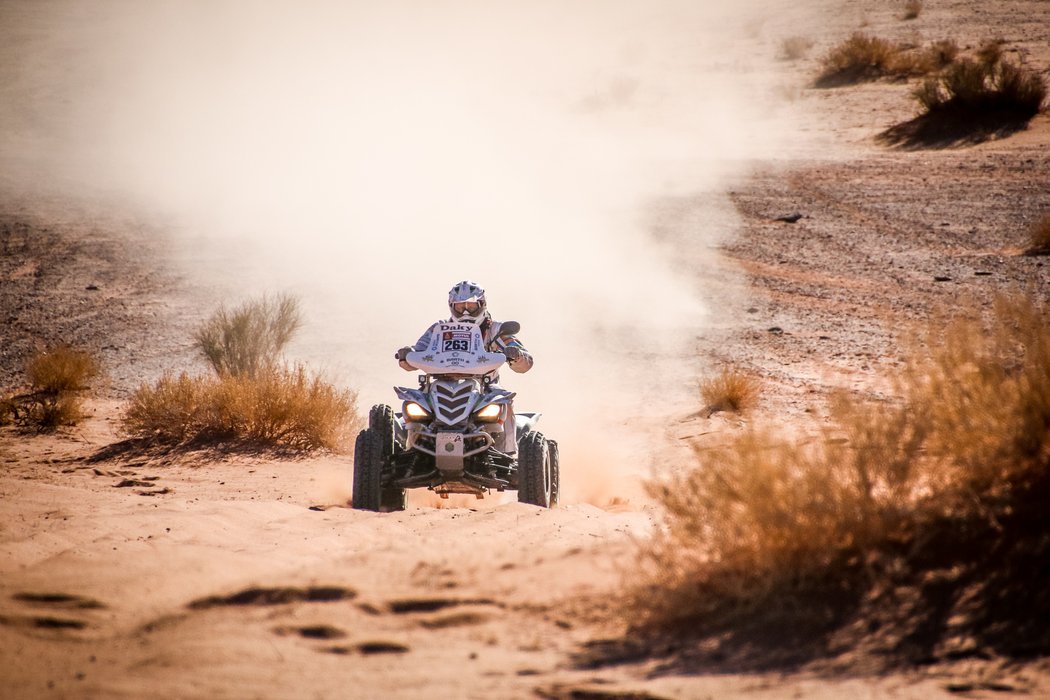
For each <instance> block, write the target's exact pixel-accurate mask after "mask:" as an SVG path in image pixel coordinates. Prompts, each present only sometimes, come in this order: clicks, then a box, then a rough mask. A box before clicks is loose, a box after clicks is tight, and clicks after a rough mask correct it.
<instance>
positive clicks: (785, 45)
mask: <svg viewBox="0 0 1050 700" xmlns="http://www.w3.org/2000/svg"><path fill="white" fill-rule="evenodd" d="M811 48H813V40H812V39H807V38H806V37H803V36H789V37H788V38H787V39H784V40H783V41H782V42H780V51H779V52H778V53H777V56H778V57H779V58H780V59H781V60H784V61H797V60H799V59H801V58H805V57H806V54H808V53H809V50H810V49H811Z"/></svg>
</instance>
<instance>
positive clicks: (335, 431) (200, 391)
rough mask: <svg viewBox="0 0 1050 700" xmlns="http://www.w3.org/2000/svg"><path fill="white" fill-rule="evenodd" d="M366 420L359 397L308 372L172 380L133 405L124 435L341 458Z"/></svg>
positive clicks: (138, 395) (144, 391) (277, 370)
mask: <svg viewBox="0 0 1050 700" xmlns="http://www.w3.org/2000/svg"><path fill="white" fill-rule="evenodd" d="M360 422H361V419H360V417H359V415H358V412H357V395H356V394H355V393H354V392H352V391H347V390H338V389H336V388H334V387H333V386H332V385H331V384H329V383H327V382H325V381H324V380H323V379H321V378H320V377H316V376H310V375H309V374H308V373H307V371H306V370H305V369H304V368H302V367H297V368H294V369H285V368H281V367H276V366H273V367H270V368H269V369H267V370H264V371H258V372H257V373H256V374H255V375H254V376H245V375H233V374H224V375H221V376H219V377H189V376H187V375H186V374H182V375H180V376H178V377H174V376H166V377H164V378H162V379H160V380H159V381H158V382H157V383H156V384H153V385H143V386H141V387H140V388H139V389H138V391H136V392H135V394H134V396H132V398H131V403H130V406H129V408H128V410H127V413H126V415H125V416H124V429H125V431H126V432H127V433H128V434H129V435H131V436H132V437H137V438H147V439H151V440H155V441H157V442H160V443H164V444H173V445H179V444H195V445H200V444H208V443H226V442H238V443H251V444H257V445H260V446H272V447H286V448H292V449H296V450H313V449H318V448H326V449H331V450H340V449H342V448H344V447H345V445H346V444H347V438H348V436H350V435H353V434H355V433H356V431H357V429H358V428H359V427H360Z"/></svg>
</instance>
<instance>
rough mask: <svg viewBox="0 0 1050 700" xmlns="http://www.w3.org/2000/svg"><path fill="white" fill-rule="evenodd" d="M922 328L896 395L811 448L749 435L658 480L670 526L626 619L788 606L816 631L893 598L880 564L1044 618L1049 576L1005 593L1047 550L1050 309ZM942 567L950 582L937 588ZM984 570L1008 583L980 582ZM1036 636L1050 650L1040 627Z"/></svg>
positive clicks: (714, 620)
mask: <svg viewBox="0 0 1050 700" xmlns="http://www.w3.org/2000/svg"><path fill="white" fill-rule="evenodd" d="M930 336H931V346H933V347H935V348H936V349H935V350H933V351H932V352H931V353H929V355H927V356H925V357H918V358H917V359H915V360H913V361H912V362H911V363H910V366H909V369H908V370H907V371H905V372H903V374H902V377H901V379H900V394H901V397H902V398H901V400H900V401H899V402H896V403H883V404H866V403H855V402H854V403H851V402H850V401H848V400H847V399H845V398H840V399H839V400H837V401H835V402H834V403H833V407H832V408H833V411H832V416H833V421H832V426H833V427H832V428H830V429H829V432H828V434H827V435H825V436H824V438H822V439H820V440H815V441H812V442H809V443H806V444H798V443H797V442H795V441H790V440H784V439H781V438H778V437H777V436H775V435H774V434H773V433H771V432H768V431H760V430H755V431H752V432H748V433H746V434H743V435H741V436H739V437H738V438H737V439H735V440H733V441H731V442H730V443H729V444H727V445H726V446H724V447H722V448H716V449H713V450H711V449H697V451H696V463H695V465H694V466H693V467H692V468H689V469H687V470H685V471H684V472H682V473H680V474H677V475H675V476H672V477H670V478H668V479H665V480H662V481H657V482H653V483H651V484H650V485H649V490H650V493H651V494H652V495H653V496H654V497H655V498H656V499H657V500H658V501H659V502H660V504H661V505H662V506H663V508H664V509H665V511H666V516H665V527H664V529H663V530H662V532H661V533H660V534H658V535H657V536H656V537H655V538H654V540H653V542H652V547H651V549H650V550H649V551H647V552H646V553H645V556H644V558H643V560H644V561H643V563H644V564H645V566H644V567H643V570H644V571H645V572H646V573H645V574H644V575H643V576H642V581H641V583H640V584H639V585H638V587H637V588H636V589H635V590H634V595H633V600H632V602H633V604H632V605H631V606H630V612H631V615H632V621H633V622H632V624H633V625H634V627H635V628H636V629H637V630H642V631H644V630H650V631H652V630H678V631H681V630H684V629H694V630H695V629H703V628H705V626H706V629H707V630H708V631H711V630H712V629H713V628H714V627H716V626H717V625H718V624H724V623H726V621H727V620H728V621H729V623H730V625H733V624H736V625H737V626H739V624H740V620H741V619H742V618H743V617H744V616H747V615H752V617H753V616H754V614H759V613H761V612H762V611H766V612H768V611H771V610H778V611H780V610H789V611H790V610H792V609H794V610H800V611H802V613H804V614H802V618H803V619H805V620H808V621H810V622H812V621H813V620H814V618H819V617H820V615H821V614H822V613H821V610H823V609H824V607H822V606H827V605H830V603H829V601H834V600H836V599H845V598H848V599H849V600H850V601H851V604H852V605H853V606H854V608H855V607H856V606H857V605H860V601H861V600H863V599H864V596H865V595H869V592H876V591H880V590H881V591H886V590H887V589H888V588H891V587H892V585H893V581H891V580H889V579H888V578H887V576H889V574H888V573H887V572H888V571H890V568H891V567H890V566H889V564H887V562H893V566H894V567H896V573H895V574H894V576H896V577H897V579H900V578H902V577H904V574H903V573H901V572H908V571H912V572H913V573H914V574H915V575H914V577H913V578H912V579H910V580H914V581H917V582H918V584H915V585H920V586H921V585H926V583H929V581H933V580H936V581H940V583H939V584H937V585H941V586H942V588H943V585H944V581H946V580H947V581H949V582H951V581H959V589H958V590H955V589H950V590H949V589H944V590H941V589H936V591H935V592H936V594H937V595H938V596H947V601H948V603H947V604H948V607H951V605H952V604H953V603H958V602H960V601H963V602H966V601H969V604H971V605H973V606H976V607H977V608H980V607H981V605H985V606H987V607H988V608H989V609H992V608H995V606H1000V608H1001V609H999V610H998V611H996V612H995V615H992V617H995V616H998V617H999V618H1000V623H1001V622H1002V618H1003V616H1004V615H1006V616H1007V617H1009V615H1011V614H1015V615H1018V616H1019V619H1043V615H1045V614H1050V595H1048V594H1046V592H1045V591H1046V587H1045V586H1043V585H1042V583H1043V582H1042V580H1041V579H1040V581H1039V582H1036V581H1030V583H1031V586H1034V587H1035V589H1034V592H1033V593H1032V594H1031V600H1030V601H1028V602H1026V603H1024V604H1022V605H1021V606H1020V607H1021V608H1022V609H1020V610H1017V609H1014V608H1015V607H1016V606H1014V607H1008V608H1002V606H1009V605H1013V603H1012V602H1011V600H1012V599H1011V600H1007V599H1006V598H1004V597H1003V596H1002V595H1001V590H1000V589H1001V587H1002V586H1016V585H1018V584H1021V585H1022V588H1024V586H1027V585H1028V584H1027V583H1025V581H1028V580H1029V579H1028V578H1026V577H1032V576H1034V574H1033V572H1032V570H1030V568H1029V566H1027V565H1025V566H1021V565H1019V564H1018V562H1019V561H1028V560H1029V559H1032V558H1033V557H1034V558H1035V560H1038V559H1039V558H1040V557H1043V556H1045V555H1046V553H1045V552H1044V550H1046V549H1047V546H1048V543H1047V541H1046V537H1045V534H1044V533H1045V531H1046V530H1045V528H1046V525H1047V519H1046V515H1045V502H1046V499H1047V498H1048V497H1050V306H1048V305H1047V303H1046V302H1038V303H1037V302H1035V301H1032V300H1029V299H1027V298H1025V297H1021V296H1018V297H1014V298H1011V299H1003V300H1000V301H999V303H998V305H997V315H996V318H995V319H994V320H993V321H992V322H991V323H986V324H985V325H982V324H981V323H979V322H977V321H975V320H957V321H954V322H952V323H951V324H949V325H948V327H947V330H946V331H945V332H943V333H941V332H938V329H937V328H932V327H931V332H930ZM1004 543H1005V544H1004ZM1033 543H1035V544H1033ZM1019 552H1020V554H1018V553H1019ZM1033 552H1034V554H1033ZM1025 557H1028V559H1025ZM989 561H995V562H997V563H996V564H994V565H991V564H989ZM932 562H936V563H932ZM934 567H941V570H944V571H947V572H949V573H948V574H944V575H941V576H940V578H936V577H934V579H931V578H930V577H929V576H927V575H925V572H926V571H927V570H928V569H930V568H934ZM1044 573H1046V572H1045V570H1044ZM992 576H1000V577H1006V578H1007V580H1006V581H1005V582H1003V581H998V582H996V583H995V585H989V586H985V587H983V588H982V587H981V585H980V581H982V580H987V579H988V578H989V577H992ZM1040 576H1042V577H1043V578H1050V573H1048V575H1045V576H1044V575H1043V574H1040ZM952 577H954V578H952ZM981 577H983V579H982V578H981ZM1010 577H1012V578H1010ZM890 578H892V577H890ZM923 582H925V583H923ZM930 585H931V586H933V584H930ZM931 590H933V589H932V588H931ZM946 591H947V592H946ZM872 595H874V594H872ZM953 595H954V596H957V597H956V598H952V597H951V596H953ZM982 596H986V597H982ZM837 597H838V598H837ZM934 598H935V596H934V595H933V594H932V593H931V599H934ZM960 604H962V603H960ZM931 605H932V604H931ZM1026 605H1028V606H1029V609H1024V608H1025V606H1026ZM891 607H892V606H891ZM1044 607H1045V608H1046V610H1043V609H1042V608H1044ZM897 608H899V604H898V605H897ZM897 608H892V609H893V610H896V609H897ZM1004 610H1005V612H1004ZM978 612H980V611H979V610H978ZM927 613H928V614H930V615H932V616H934V617H935V618H936V619H940V618H937V617H936V616H937V615H941V614H943V610H941V611H940V612H938V611H937V610H933V611H932V612H931V611H923V610H922V609H921V608H920V609H913V610H911V611H909V612H907V613H906V615H905V616H906V617H909V616H910V617H909V621H908V622H907V624H910V625H915V624H917V621H918V620H920V619H923V618H922V615H924V614H927ZM829 615H830V617H828V618H826V619H825V621H829V620H831V617H833V615H831V614H830V613H829ZM945 617H947V616H946V615H945ZM967 619H968V620H969V621H970V623H969V624H972V625H974V627H975V629H974V630H973V631H972V632H973V634H975V635H977V636H978V637H980V636H981V635H982V634H985V635H995V634H1000V633H1001V631H1002V624H999V625H998V626H996V625H994V624H992V623H991V622H987V620H985V619H984V618H981V617H980V615H979V614H977V613H975V614H974V615H972V616H970V617H968V618H967ZM733 621H735V622H733ZM935 621H936V620H934V622H935ZM840 622H841V620H840ZM698 626H699V627H698ZM931 630H933V631H932V632H930V634H933V635H936V634H938V632H937V630H941V631H943V630H944V627H943V625H942V626H940V627H938V626H937V625H936V624H933V625H932V626H931ZM996 630H999V632H996ZM1014 632H1016V630H1007V632H1006V633H1005V634H1004V635H1003V636H1004V637H1009V636H1010V634H1012V633H1014ZM945 634H947V632H945ZM1032 634H1033V635H1035V638H1036V639H1037V640H1041V641H1039V644H1043V645H1045V644H1050V638H1048V637H1047V632H1046V630H1045V629H1042V628H1039V629H1034V631H1033V632H1032ZM752 641H754V638H752ZM1006 643H1012V642H1009V640H1008V641H1007V642H1006Z"/></svg>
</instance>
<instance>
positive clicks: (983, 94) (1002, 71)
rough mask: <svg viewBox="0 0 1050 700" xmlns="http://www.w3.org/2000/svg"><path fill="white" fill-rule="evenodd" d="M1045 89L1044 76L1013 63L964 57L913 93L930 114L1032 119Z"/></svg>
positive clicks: (1041, 103)
mask: <svg viewBox="0 0 1050 700" xmlns="http://www.w3.org/2000/svg"><path fill="white" fill-rule="evenodd" d="M1046 89H1047V88H1046V81H1045V80H1044V79H1043V77H1042V76H1040V75H1039V74H1037V73H1033V72H1031V71H1028V70H1025V69H1024V68H1021V67H1019V66H1016V65H1014V64H1012V63H1008V62H1004V61H1001V60H998V59H996V60H995V61H994V62H990V63H989V62H987V61H985V60H983V59H982V60H979V61H974V60H972V59H968V58H964V59H960V60H959V61H957V62H955V63H953V64H952V65H951V66H949V67H948V68H947V69H946V70H945V71H944V72H943V73H942V74H941V75H940V76H938V77H936V78H930V79H928V80H926V81H925V82H924V83H923V84H922V85H920V86H919V87H918V88H917V89H916V90H915V91H914V93H913V96H914V97H915V99H916V100H917V101H918V102H919V104H920V105H921V106H922V108H923V110H924V111H925V112H926V113H928V114H932V113H941V114H948V113H951V114H953V115H957V116H960V117H961V116H969V117H973V118H977V119H984V118H988V117H992V118H994V117H996V116H1000V117H1002V118H1004V119H1018V118H1020V119H1030V118H1032V117H1034V116H1035V115H1036V114H1037V113H1038V112H1039V111H1040V110H1041V109H1042V106H1043V101H1044V100H1045V99H1046Z"/></svg>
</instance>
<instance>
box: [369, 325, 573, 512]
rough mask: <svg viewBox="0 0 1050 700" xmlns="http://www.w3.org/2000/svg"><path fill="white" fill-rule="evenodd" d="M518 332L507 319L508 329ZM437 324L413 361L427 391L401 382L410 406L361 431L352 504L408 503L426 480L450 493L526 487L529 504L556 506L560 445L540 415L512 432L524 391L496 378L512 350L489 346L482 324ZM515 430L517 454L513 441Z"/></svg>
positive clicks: (381, 411) (521, 497)
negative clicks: (539, 427) (539, 426)
mask: <svg viewBox="0 0 1050 700" xmlns="http://www.w3.org/2000/svg"><path fill="white" fill-rule="evenodd" d="M519 329H520V325H519V324H518V323H516V322H514V321H504V322H503V324H502V325H501V327H500V332H501V335H513V334H515V333H517V332H518V330H519ZM431 331H432V332H431V337H432V340H431V344H430V345H429V346H428V347H427V348H426V349H425V350H421V351H419V352H409V353H408V355H407V357H406V358H405V361H406V362H408V364H410V365H412V366H413V367H415V368H416V369H418V370H420V371H421V372H423V374H422V375H420V377H419V388H418V389H406V388H404V387H394V391H395V392H396V393H397V396H398V398H400V399H401V400H402V401H403V402H404V403H403V405H402V410H401V412H400V413H395V412H394V411H393V410H392V409H391V408H390V406H387V405H383V404H379V405H376V406H373V407H372V410H371V411H370V412H369V415H368V428H366V429H365V430H362V431H361V433H360V434H359V435H358V436H357V442H356V444H355V447H354V487H353V507H354V508H356V509H360V510H373V511H396V510H404V509H405V489H410V488H421V487H424V486H425V487H427V488H428V489H430V490H431V491H434V492H435V493H437V494H438V495H439V496H441V497H442V498H448V495H449V494H450V493H464V494H474V495H475V496H477V497H478V498H483V497H484V496H485V494H487V493H489V492H490V491H492V490H496V491H506V490H517V492H518V501H520V502H522V503H531V504H532V505H537V506H542V507H544V508H550V507H551V506H553V505H555V504H557V502H558V490H559V475H558V443H556V442H554V441H553V440H548V439H546V438H545V437H544V436H543V434H542V433H539V432H537V431H536V429H535V426H536V422H537V421H538V420H539V418H540V414H538V413H515V414H513V420H514V424H513V425H514V428H515V431H514V432H510V431H508V430H506V428H507V427H509V426H508V425H507V420H508V418H510V417H511V415H512V414H511V411H510V404H511V401H512V400H513V399H514V396H515V395H514V393H513V392H510V391H506V390H505V389H501V388H499V387H496V386H495V385H493V384H492V382H491V380H490V377H491V376H492V375H491V374H490V373H491V372H494V370H497V369H499V367H500V366H502V365H503V363H504V362H506V357H504V355H503V354H502V353H499V352H486V351H485V346H484V342H483V339H482V335H481V330H480V329H479V328H478V327H477V325H475V324H473V323H456V322H439V323H436V324H434V326H433V327H432V328H431ZM515 434H516V435H517V440H516V446H517V454H516V455H515V454H514V451H513V450H510V451H509V452H508V447H510V445H508V444H507V442H508V441H509V440H512V439H513V438H512V436H513V435H515ZM512 444H514V443H512Z"/></svg>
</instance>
